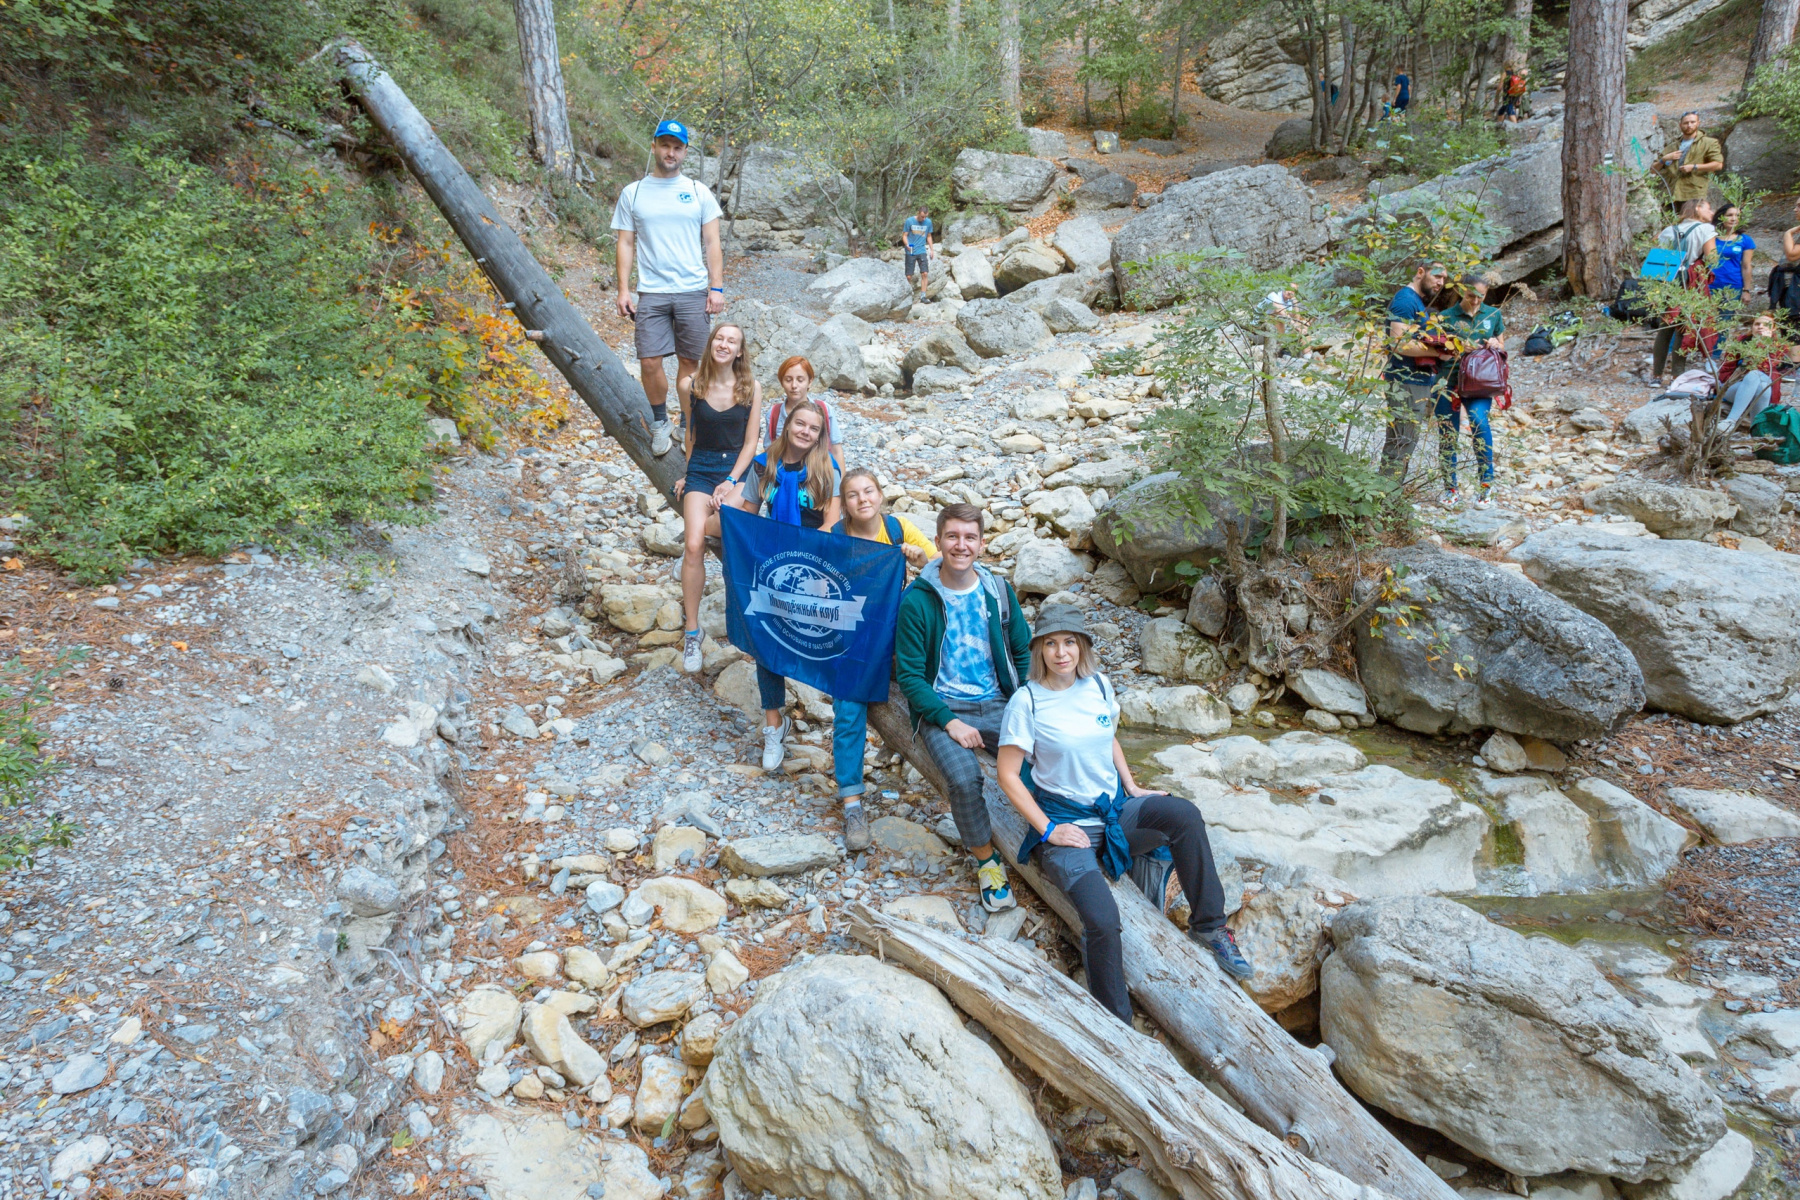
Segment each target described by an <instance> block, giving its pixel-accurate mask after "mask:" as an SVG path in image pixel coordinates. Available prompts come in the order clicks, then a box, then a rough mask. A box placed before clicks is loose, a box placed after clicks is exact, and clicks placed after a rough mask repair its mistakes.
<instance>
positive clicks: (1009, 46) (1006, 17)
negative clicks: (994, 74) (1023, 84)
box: [1000, 0, 1025, 128]
mask: <svg viewBox="0 0 1800 1200" xmlns="http://www.w3.org/2000/svg"><path fill="white" fill-rule="evenodd" d="M1021 53H1022V52H1021V50H1020V47H1019V0H1000V102H1001V103H1002V104H1004V105H1005V106H1006V111H1007V112H1008V113H1009V114H1010V115H1011V116H1012V123H1013V126H1014V127H1015V128H1023V127H1024V125H1025V121H1024V118H1023V117H1022V116H1021V115H1020V113H1019V57H1020V54H1021Z"/></svg>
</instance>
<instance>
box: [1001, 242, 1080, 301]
mask: <svg viewBox="0 0 1800 1200" xmlns="http://www.w3.org/2000/svg"><path fill="white" fill-rule="evenodd" d="M1062 270H1063V259H1062V255H1060V254H1058V253H1057V252H1056V251H1054V250H1052V249H1051V248H1050V247H1048V246H1046V245H1044V243H1042V242H1040V241H1038V240H1037V239H1035V238H1031V239H1028V240H1026V241H1023V242H1020V243H1019V244H1018V245H1016V246H1014V247H1013V248H1012V249H1011V250H1008V251H1007V252H1006V257H1004V258H1002V259H1001V260H1000V261H999V263H997V264H996V265H995V267H994V283H995V285H996V286H997V287H999V289H1000V291H1001V292H1002V293H1005V292H1015V291H1017V290H1019V289H1020V288H1022V287H1024V286H1025V285H1026V284H1028V283H1036V282H1037V281H1038V280H1040V279H1049V278H1051V277H1052V276H1055V275H1060V274H1062Z"/></svg>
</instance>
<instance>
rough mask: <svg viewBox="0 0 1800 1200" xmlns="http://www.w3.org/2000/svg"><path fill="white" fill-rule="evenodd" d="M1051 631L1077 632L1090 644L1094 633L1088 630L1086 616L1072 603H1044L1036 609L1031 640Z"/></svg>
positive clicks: (1035, 639)
mask: <svg viewBox="0 0 1800 1200" xmlns="http://www.w3.org/2000/svg"><path fill="white" fill-rule="evenodd" d="M1053 633H1079V634H1080V635H1081V636H1082V637H1084V638H1086V639H1087V640H1088V644H1089V645H1092V644H1093V641H1094V635H1093V634H1092V633H1089V632H1088V627H1087V618H1086V617H1085V616H1083V615H1082V612H1081V610H1080V609H1079V608H1076V607H1075V606H1074V605H1073V604H1046V605H1044V607H1042V608H1040V609H1039V610H1038V617H1037V625H1036V626H1034V627H1033V628H1032V631H1031V640H1032V641H1034V642H1035V641H1037V640H1038V639H1039V638H1041V637H1048V636H1049V635H1051V634H1053Z"/></svg>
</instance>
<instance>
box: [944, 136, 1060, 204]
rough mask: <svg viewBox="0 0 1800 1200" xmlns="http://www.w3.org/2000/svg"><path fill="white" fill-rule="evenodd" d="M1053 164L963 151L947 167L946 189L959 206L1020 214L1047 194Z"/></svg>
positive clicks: (1017, 156)
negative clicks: (993, 207)
mask: <svg viewBox="0 0 1800 1200" xmlns="http://www.w3.org/2000/svg"><path fill="white" fill-rule="evenodd" d="M1055 182H1056V164H1055V163H1049V162H1045V161H1044V160H1043V159H1041V158H1031V157H1029V156H1027V155H1024V154H1000V153H997V152H996V151H993V150H964V151H963V152H962V153H961V154H958V155H957V156H956V165H955V166H953V167H951V168H950V187H951V189H952V190H953V192H954V193H955V195H956V199H957V202H958V203H960V204H997V205H999V206H1000V207H1001V208H1005V209H1009V210H1011V211H1013V212H1024V211H1025V210H1026V209H1028V208H1030V207H1031V206H1032V205H1034V204H1036V203H1037V202H1038V201H1039V200H1042V199H1043V198H1044V197H1045V196H1047V195H1049V193H1050V185H1051V184H1053V183H1055Z"/></svg>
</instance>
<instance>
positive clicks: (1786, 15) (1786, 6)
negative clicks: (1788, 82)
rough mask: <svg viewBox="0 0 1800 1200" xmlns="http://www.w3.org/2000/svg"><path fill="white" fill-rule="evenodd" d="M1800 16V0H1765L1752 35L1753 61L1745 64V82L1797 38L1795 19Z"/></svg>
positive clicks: (1747, 83) (1747, 82) (1751, 51)
mask: <svg viewBox="0 0 1800 1200" xmlns="http://www.w3.org/2000/svg"><path fill="white" fill-rule="evenodd" d="M1796 18H1800V0H1763V6H1762V16H1761V17H1759V18H1758V19H1757V22H1756V36H1755V37H1754V38H1752V39H1750V62H1749V63H1748V65H1746V66H1745V67H1744V86H1745V87H1746V88H1748V87H1749V86H1750V81H1751V80H1752V79H1754V78H1756V71H1757V68H1758V67H1760V66H1762V65H1763V64H1764V63H1766V62H1770V61H1772V60H1773V59H1774V58H1775V57H1776V56H1777V55H1779V54H1780V53H1781V52H1782V51H1783V50H1786V49H1787V48H1788V46H1789V45H1790V44H1791V43H1792V42H1793V40H1794V22H1795V20H1796Z"/></svg>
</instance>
